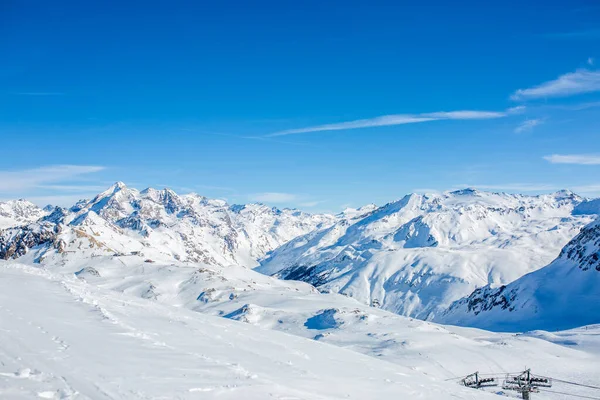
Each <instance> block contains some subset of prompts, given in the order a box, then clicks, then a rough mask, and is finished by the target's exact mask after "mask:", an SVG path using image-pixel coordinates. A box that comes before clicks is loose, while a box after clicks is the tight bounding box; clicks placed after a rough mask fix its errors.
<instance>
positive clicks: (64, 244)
mask: <svg viewBox="0 0 600 400" xmlns="http://www.w3.org/2000/svg"><path fill="white" fill-rule="evenodd" d="M599 204H600V203H599V201H598V200H587V199H584V198H582V197H580V196H578V195H576V194H575V193H572V192H570V191H559V192H555V193H551V194H547V195H538V196H525V195H516V194H506V193H491V192H483V191H478V190H475V189H463V190H458V191H452V192H444V193H440V194H427V195H418V194H411V195H407V196H405V197H403V198H402V199H400V200H398V201H395V202H391V203H388V204H386V205H383V206H381V207H378V206H376V205H373V204H370V205H367V206H365V207H362V208H359V209H347V210H345V211H344V212H342V213H340V214H338V215H327V214H309V213H305V212H302V211H298V210H291V209H283V210H280V209H277V208H273V207H268V206H265V205H263V204H248V205H229V204H227V203H226V202H225V201H223V200H214V199H208V198H206V197H203V196H200V195H197V194H186V195H178V194H176V193H175V192H173V191H172V190H170V189H162V190H157V189H152V188H148V189H145V190H143V191H138V190H136V189H133V188H129V187H127V186H125V185H124V184H123V183H121V182H117V183H116V184H114V185H113V186H111V187H110V188H109V189H107V190H106V191H104V192H102V193H100V194H98V195H97V196H95V197H94V198H92V199H91V200H82V201H79V202H78V203H77V204H75V205H73V206H72V207H70V208H60V207H46V208H44V209H41V208H38V207H37V206H35V205H33V204H32V203H29V202H27V201H25V200H17V201H11V202H7V203H1V204H0V210H2V214H1V215H2V218H3V219H2V223H3V226H4V227H5V228H4V229H3V230H1V231H0V258H1V259H15V260H18V261H19V262H25V263H30V264H40V265H43V266H45V267H47V268H53V269H59V270H62V271H66V272H69V273H77V274H78V276H79V277H80V278H82V279H87V280H94V279H96V280H97V279H98V277H100V276H102V277H103V278H108V277H110V276H113V275H118V276H122V277H123V279H125V278H126V279H125V280H126V281H129V282H130V283H131V282H136V283H135V284H132V285H128V284H126V283H125V282H120V283H119V285H117V286H115V283H114V282H111V283H110V284H108V283H107V285H109V286H111V287H113V288H115V287H116V288H117V289H118V290H122V291H123V290H127V291H134V292H136V293H138V294H139V295H140V296H144V297H149V298H158V297H162V298H165V297H169V298H171V300H170V302H171V303H176V304H179V305H181V304H185V305H187V306H188V307H190V308H192V309H204V308H207V307H209V306H210V304H212V302H213V301H216V300H217V299H221V298H229V297H237V296H239V295H240V287H245V289H244V290H246V289H252V290H259V289H260V288H261V287H262V286H270V287H278V288H279V289H281V290H284V291H290V290H293V291H297V290H299V289H298V287H297V285H295V284H290V285H287V284H285V283H283V282H282V281H280V280H279V281H278V280H267V281H264V279H263V278H262V276H264V275H272V276H273V277H275V278H278V279H283V280H294V281H304V282H306V283H308V284H310V286H308V287H309V288H311V287H312V289H310V290H308V289H303V290H304V291H306V290H308V292H307V293H310V292H312V291H314V290H315V289H314V288H316V289H317V290H318V291H319V292H320V293H339V294H342V295H345V296H348V297H352V298H353V299H355V300H357V301H359V302H360V303H362V304H366V305H368V306H371V307H375V308H382V309H384V310H387V311H391V312H393V313H396V314H400V315H404V316H408V317H415V318H419V319H423V320H432V321H439V322H443V323H447V324H460V325H467V326H479V327H487V328H490V329H491V328H494V329H499V330H522V329H521V328H523V327H525V326H526V328H527V329H533V328H536V327H538V325H536V324H537V322H535V321H537V319H536V318H532V316H531V315H528V316H527V320H528V321H530V322H531V323H530V324H526V325H523V326H521V325H519V323H520V322H519V321H522V320H523V318H524V317H522V316H519V313H518V312H516V311H515V310H516V309H517V308H518V309H523V310H529V311H531V308H528V305H529V304H530V301H533V300H532V298H530V297H531V296H533V293H534V292H535V291H532V290H530V289H527V290H526V289H523V287H527V288H530V286H531V285H532V284H531V283H523V282H528V280H535V282H537V285H538V286H543V287H548V284H547V283H546V281H547V280H549V279H551V278H550V276H553V277H554V280H555V281H557V278H556V277H557V276H558V275H556V274H557V273H555V272H553V273H552V274H549V272H548V271H557V270H560V271H563V272H561V273H560V274H559V275H560V276H561V277H562V278H564V276H563V275H566V274H567V272H566V269H568V268H567V267H566V265H567V264H568V265H569V266H570V267H572V268H571V269H573V268H576V269H578V270H579V271H581V272H582V273H583V272H584V271H587V270H591V271H592V272H589V274H590V275H592V276H594V277H596V275H593V273H594V271H595V267H594V266H593V265H592V267H591V268H587V267H585V265H583V263H585V262H588V263H589V262H590V260H592V261H593V260H594V257H597V249H596V250H594V249H595V247H594V246H596V248H597V247H598V246H597V241H596V242H595V241H594V240H596V239H597V236H598V235H597V230H596V229H595V228H594V227H595V226H596V225H594V224H593V222H592V221H594V219H595V217H596V215H597V213H598V212H599V211H600V207H599ZM589 224H591V225H589ZM586 226H587V228H584V227H586ZM582 229H584V230H583V231H581V230H582ZM580 231H581V233H580ZM585 232H588V234H587V236H585V244H579V246H580V247H581V246H583V247H585V249H586V250H585V251H583V250H580V251H579V253H582V254H583V253H585V254H587V256H586V257H588V258H585V257H583V256H580V257H579V258H576V255H573V250H572V248H573V246H576V245H574V244H573V243H574V242H577V243H579V242H582V241H583V240H584V239H582V238H581V235H583V234H584V233H585ZM571 239H572V240H571ZM564 246H566V247H564ZM563 247H564V248H563ZM561 249H562V250H561ZM559 253H560V256H559V257H558V259H557V260H555V261H554V262H552V260H553V259H555V258H556V257H557V255H558V254H559ZM579 253H576V254H579ZM588 253H589V254H588ZM582 257H583V258H585V260H584V259H583V258H582ZM567 261H568V262H567ZM551 262H552V264H551V265H550V266H548V267H546V265H548V264H550V263H551ZM150 265H155V266H162V267H165V268H167V266H169V267H168V268H170V269H171V270H176V271H185V273H183V274H178V273H175V272H174V273H172V275H171V276H170V277H166V276H165V274H162V273H161V274H159V276H156V274H153V273H150V272H149V271H150V268H149V267H150ZM557 265H560V268H559V267H558V266H557ZM190 266H191V267H193V272H192V273H189V269H188V267H190ZM198 266H200V268H197V267H198ZM124 267H127V268H130V269H129V270H128V271H126V272H125V271H122V270H121V271H119V269H122V268H124ZM544 267H545V268H544ZM115 268H116V270H115ZM202 271H204V272H202ZM227 271H229V272H232V271H235V272H234V273H228V272H227ZM535 271H537V272H535ZM257 272H259V273H260V274H259V273H257ZM136 274H141V275H140V276H141V280H142V281H141V282H140V281H139V280H140V279H137V278H135V277H134V275H136ZM228 275H229V277H228ZM217 276H218V277H219V278H218V279H221V280H222V282H226V284H225V285H222V284H221V285H217V284H216V281H215V279H217V278H216V277H217ZM569 276H571V275H569ZM138 278H140V277H138ZM165 279H166V280H167V281H168V282H169V285H171V286H169V285H167V287H165V283H164V282H163V281H164V280H165ZM582 279H583V281H582V284H573V285H571V286H569V288H570V289H569V290H567V291H563V292H562V293H563V297H564V296H567V298H568V299H570V298H571V297H570V296H573V297H576V296H583V297H582V298H585V299H586V300H590V301H591V300H592V299H587V297H585V296H584V294H582V293H580V291H581V290H583V289H584V288H583V287H582V285H583V283H584V282H588V283H589V282H591V281H590V280H586V279H585V278H582ZM175 281H177V282H175ZM174 282H175V285H176V288H173V287H172V284H173V283H174ZM198 282H201V283H202V285H200V286H202V287H201V288H198V287H197V286H198V285H197V283H198ZM207 282H212V286H210V285H207ZM257 282H259V283H257ZM260 282H263V283H262V284H261V283H260ZM596 287H597V286H594V284H591V283H589V284H588V285H587V286H586V287H585V289H586V290H587V292H586V293H593V291H594V289H595V288H596ZM572 292H573V293H572ZM535 293H537V292H535ZM516 294H518V296H517V295H516ZM545 296H550V295H549V294H545ZM550 297H552V298H557V296H556V295H555V294H553V295H552V296H550ZM503 299H504V300H503ZM506 299H511V301H510V302H508V301H505V300H506ZM568 299H567V300H563V301H562V304H563V306H564V307H567V308H568V307H570V305H571V301H568ZM516 302H520V303H519V304H518V305H517V303H516ZM509 303H510V304H509ZM207 304H208V306H207ZM548 304H549V303H548ZM545 306H546V303H539V304H538V307H537V309H538V310H544V309H545ZM556 307H557V305H556V304H553V305H552V308H553V309H556ZM496 309H499V310H502V312H500V311H496ZM507 310H508V311H507ZM226 311H228V312H229V311H234V310H223V309H221V310H219V312H221V313H226ZM507 312H508V313H509V316H510V318H507V317H506V316H503V315H504V314H506V313H507ZM537 313H538V316H540V315H541V314H542V311H538V312H537ZM492 315H494V317H492ZM496 315H497V316H496ZM586 315H587V316H589V318H583V319H582V318H572V319H564V323H561V324H559V325H556V326H560V327H561V328H565V327H573V326H577V323H578V322H582V321H584V322H585V323H590V322H595V321H596V319H597V315H598V314H597V313H595V312H593V311H591V312H587V313H586ZM540 318H541V317H540ZM544 318H546V317H544ZM497 319H501V320H503V321H505V322H506V321H508V320H511V321H515V322H514V323H510V324H509V323H506V324H504V325H503V324H499V323H497V322H494V321H496V320H497ZM539 323H540V324H541V325H540V326H543V327H546V326H547V324H545V323H544V322H543V321H540V322H539ZM580 325H581V324H580Z"/></svg>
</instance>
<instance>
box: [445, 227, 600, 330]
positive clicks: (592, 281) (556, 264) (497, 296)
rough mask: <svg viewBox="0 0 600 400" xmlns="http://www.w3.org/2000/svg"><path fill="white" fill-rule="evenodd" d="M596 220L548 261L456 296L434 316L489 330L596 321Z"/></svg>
mask: <svg viewBox="0 0 600 400" xmlns="http://www.w3.org/2000/svg"><path fill="white" fill-rule="evenodd" d="M599 288H600V220H596V221H594V222H592V223H590V224H589V225H587V226H586V227H585V228H583V229H582V230H581V232H580V233H579V234H578V235H577V236H576V237H574V238H573V239H572V240H571V241H570V242H569V243H568V244H567V245H566V246H565V247H564V248H563V250H562V251H561V252H560V255H559V257H557V258H556V259H555V260H554V261H553V262H552V263H550V265H548V266H546V267H544V268H541V269H539V270H537V271H535V272H532V273H530V274H527V275H525V276H523V277H521V278H519V279H517V280H516V281H514V282H512V283H510V284H509V285H507V286H505V287H500V288H498V289H492V288H490V287H485V288H482V289H480V290H478V291H476V292H474V293H472V294H471V295H470V296H469V297H467V298H464V299H461V300H458V301H457V302H455V303H454V304H452V306H451V307H450V308H449V310H447V311H446V312H444V314H443V315H441V316H440V317H439V318H438V321H439V322H443V323H453V324H457V325H464V326H477V327H480V328H485V329H491V330H495V331H523V330H532V329H545V330H559V329H568V328H574V327H578V326H582V325H588V324H594V323H598V322H599V321H600V310H599V309H598V304H600V290H599Z"/></svg>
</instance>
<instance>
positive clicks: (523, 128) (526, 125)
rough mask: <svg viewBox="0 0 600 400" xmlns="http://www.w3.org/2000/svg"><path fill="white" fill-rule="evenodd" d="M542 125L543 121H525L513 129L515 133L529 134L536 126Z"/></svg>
mask: <svg viewBox="0 0 600 400" xmlns="http://www.w3.org/2000/svg"><path fill="white" fill-rule="evenodd" d="M543 123H544V121H542V120H541V119H526V120H525V121H523V122H521V123H520V124H519V126H517V127H516V128H515V133H523V132H529V131H530V130H532V129H533V128H535V127H536V126H538V125H541V124H543Z"/></svg>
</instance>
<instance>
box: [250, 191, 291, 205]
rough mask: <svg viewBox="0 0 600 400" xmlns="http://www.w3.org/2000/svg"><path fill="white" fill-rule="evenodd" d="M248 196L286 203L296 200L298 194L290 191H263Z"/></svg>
mask: <svg viewBox="0 0 600 400" xmlns="http://www.w3.org/2000/svg"><path fill="white" fill-rule="evenodd" d="M248 198H249V199H250V200H252V201H259V202H265V203H288V202H292V201H295V200H297V199H298V196H297V195H295V194H291V193H278V192H265V193H254V194H251V195H249V196H248Z"/></svg>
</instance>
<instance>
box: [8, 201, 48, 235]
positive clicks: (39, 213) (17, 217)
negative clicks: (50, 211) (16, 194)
mask: <svg viewBox="0 0 600 400" xmlns="http://www.w3.org/2000/svg"><path fill="white" fill-rule="evenodd" d="M46 214H47V212H46V211H45V210H43V209H41V208H39V207H38V206H36V205H35V204H33V203H30V202H29V201H27V200H22V199H21V200H11V201H7V202H0V229H5V228H10V227H12V226H18V225H25V224H28V223H31V222H34V221H37V220H38V219H40V218H41V217H43V216H44V215H46Z"/></svg>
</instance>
